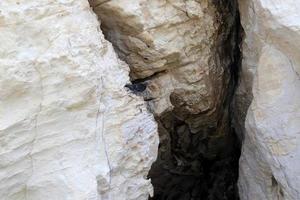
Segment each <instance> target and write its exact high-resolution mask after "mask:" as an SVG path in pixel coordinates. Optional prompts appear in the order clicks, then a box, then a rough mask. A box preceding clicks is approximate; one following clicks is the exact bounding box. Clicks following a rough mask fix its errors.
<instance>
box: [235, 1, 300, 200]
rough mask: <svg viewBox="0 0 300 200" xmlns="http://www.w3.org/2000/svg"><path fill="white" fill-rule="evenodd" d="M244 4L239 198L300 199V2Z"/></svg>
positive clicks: (239, 94) (238, 105)
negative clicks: (241, 143) (242, 132)
mask: <svg viewBox="0 0 300 200" xmlns="http://www.w3.org/2000/svg"><path fill="white" fill-rule="evenodd" d="M239 4H240V13H241V21H242V25H243V28H244V30H245V37H244V42H243V64H242V71H241V77H240V79H241V84H240V86H239V88H238V91H237V96H236V101H235V102H236V104H235V105H236V108H237V110H236V113H235V114H236V118H237V120H236V121H237V122H238V123H237V124H240V127H241V129H240V130H241V131H244V136H243V137H244V142H243V149H242V156H241V159H240V173H239V191H240V198H241V199H242V200H252V199H260V200H264V199H266V200H281V199H286V200H288V199H291V200H292V199H293V200H294V199H300V167H299V166H300V159H299V156H300V132H299V130H300V78H299V73H300V54H299V52H300V20H299V19H300V14H299V13H300V12H299V11H300V4H299V3H298V2H297V1H294V0H276V1H274V0H240V1H239ZM249 104H251V105H250V107H249V109H248V106H249ZM247 109H248V112H247ZM241 116H243V117H241ZM243 118H246V119H245V128H243V123H244V120H243Z"/></svg>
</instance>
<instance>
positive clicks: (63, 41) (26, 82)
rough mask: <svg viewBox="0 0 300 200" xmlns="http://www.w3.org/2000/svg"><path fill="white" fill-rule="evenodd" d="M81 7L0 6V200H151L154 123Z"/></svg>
mask: <svg viewBox="0 0 300 200" xmlns="http://www.w3.org/2000/svg"><path fill="white" fill-rule="evenodd" d="M128 73H129V69H128V67H127V65H126V64H124V63H123V62H121V61H120V60H118V58H117V56H116V54H115V53H114V51H113V48H112V45H111V44H110V43H109V42H107V41H106V40H105V39H104V37H103V35H102V33H101V31H100V25H99V22H98V21H97V17H96V15H95V14H94V13H93V12H92V11H91V9H90V5H89V3H88V1H85V0H61V1H56V0H47V1H36V0H20V1H9V0H1V1H0V94H1V95H0V198H1V200H41V199H45V200H67V199H72V200H83V199H89V200H100V199H101V200H104V199H110V200H112V199H113V200H118V199H120V200H124V199H136V200H141V199H148V195H149V193H152V186H151V183H150V180H147V178H146V176H147V174H148V171H149V169H150V166H151V164H152V162H153V161H154V160H155V159H156V156H157V146H158V136H157V125H156V123H155V121H154V118H153V116H152V115H151V114H149V112H148V111H147V110H146V106H145V104H144V102H143V100H142V99H141V98H140V97H137V96H136V95H134V94H132V93H131V92H130V91H128V89H125V88H124V86H125V85H126V84H128V83H129V76H128Z"/></svg>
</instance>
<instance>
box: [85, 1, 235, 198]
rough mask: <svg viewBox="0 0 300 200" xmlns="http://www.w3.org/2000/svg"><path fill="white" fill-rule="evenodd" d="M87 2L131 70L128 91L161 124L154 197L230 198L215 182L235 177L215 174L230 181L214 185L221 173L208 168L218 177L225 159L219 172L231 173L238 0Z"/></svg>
mask: <svg viewBox="0 0 300 200" xmlns="http://www.w3.org/2000/svg"><path fill="white" fill-rule="evenodd" d="M90 3H91V5H92V7H93V8H94V12H95V13H96V14H97V15H98V17H99V20H100V21H101V28H102V29H103V31H104V34H105V36H106V38H107V39H108V40H109V41H111V42H112V43H113V45H114V47H115V49H116V51H117V53H118V55H119V57H120V58H121V59H122V60H124V61H125V62H127V63H128V64H129V67H130V77H131V79H132V81H133V85H128V86H127V87H128V88H130V89H131V90H133V91H134V92H135V93H136V94H138V95H141V96H143V97H144V99H145V101H147V103H148V108H149V109H150V111H151V112H152V113H154V115H155V117H156V120H157V122H158V125H159V134H160V148H159V157H158V160H157V162H156V163H155V164H154V165H153V166H152V169H151V171H150V174H149V176H150V177H151V179H152V182H153V184H154V187H155V191H156V194H157V196H156V198H161V199H165V198H169V199H176V198H177V199H189V198H208V195H209V194H210V195H212V196H211V197H210V198H214V197H213V196H214V193H215V191H217V190H220V191H217V192H216V193H218V192H219V193H226V192H227V191H228V190H231V191H230V192H229V193H231V192H232V194H234V181H232V182H233V183H228V182H227V183H224V182H226V181H225V180H224V181H220V179H229V180H230V181H231V180H234V179H236V177H234V175H232V174H234V172H233V173H232V174H231V172H229V174H226V173H225V174H226V175H224V174H223V175H221V174H219V175H220V176H221V177H223V176H224V177H225V176H233V178H232V177H231V178H224V177H223V178H220V179H219V180H217V178H212V176H215V177H217V175H216V174H218V173H219V172H220V173H221V171H222V170H219V172H216V174H214V172H211V171H210V170H211V169H214V170H215V171H218V170H217V169H216V168H218V167H213V165H214V163H215V161H216V160H219V161H220V160H222V159H223V158H228V160H227V161H224V162H223V167H224V168H223V169H224V171H226V170H227V168H229V171H230V170H233V169H234V167H232V166H231V165H232V163H231V162H234V161H232V160H235V161H236V157H235V156H234V157H235V158H232V157H231V156H232V153H233V152H234V151H235V150H236V149H235V143H236V141H235V139H234V135H233V133H232V131H231V127H230V119H229V102H230V99H231V95H232V93H233V88H234V87H233V86H234V84H235V79H234V78H235V76H234V73H235V71H236V69H235V68H237V56H236V51H237V42H236V38H237V32H238V30H237V29H238V28H237V26H236V25H237V24H238V23H236V20H238V16H237V5H236V2H235V1H226V0H223V1H213V0H204V1H196V0H188V1H183V0H172V1H161V0H152V1H148V0H136V1H131V0H111V1H101V0H90ZM237 154H238V153H237ZM226 162H227V164H225V163H226ZM220 163H221V161H220ZM220 163H219V165H222V164H220ZM229 163H230V164H229ZM206 164H207V166H206ZM225 166H226V167H225ZM214 170H212V171H214ZM208 174H210V175H208ZM207 179H211V180H207ZM230 181H229V182H230ZM208 182H209V183H208ZM184 183H187V184H186V185H184ZM219 184H224V185H225V186H224V187H223V188H222V186H220V185H219ZM228 185H231V189H228V188H227V187H229V186H228ZM219 186H220V187H219ZM209 188H214V189H212V190H211V191H209V190H210V189H209ZM220 188H222V189H220ZM208 191H209V192H208ZM216 195H217V194H216ZM192 196H193V197H192Z"/></svg>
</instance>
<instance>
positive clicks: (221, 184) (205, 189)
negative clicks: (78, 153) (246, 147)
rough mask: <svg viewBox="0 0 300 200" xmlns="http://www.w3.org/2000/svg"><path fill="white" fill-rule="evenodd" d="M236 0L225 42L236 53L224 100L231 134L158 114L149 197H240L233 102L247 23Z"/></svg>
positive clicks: (200, 199) (196, 199)
mask: <svg viewBox="0 0 300 200" xmlns="http://www.w3.org/2000/svg"><path fill="white" fill-rule="evenodd" d="M228 2H229V1H219V2H217V3H216V4H218V5H219V9H222V8H223V7H224V3H228ZM232 2H233V3H232ZM232 2H231V3H232V4H231V5H233V6H232V9H235V10H236V11H235V14H236V15H235V22H234V24H235V25H234V27H233V29H232V31H231V33H230V35H231V36H230V37H228V40H227V41H226V42H225V43H224V44H223V51H225V52H233V53H232V55H230V56H231V57H232V63H231V64H230V66H229V67H230V74H231V75H230V77H231V78H230V83H229V87H228V90H229V92H228V95H227V97H226V100H225V101H224V112H225V114H224V115H225V116H226V117H227V118H228V120H229V122H228V124H229V127H227V128H228V129H227V133H226V135H225V136H223V137H220V138H214V137H215V136H214V135H213V134H212V133H214V131H215V130H213V129H214V127H204V128H203V129H202V130H201V131H200V132H198V133H196V134H195V133H192V131H190V130H189V127H188V125H187V124H185V123H184V122H183V121H181V120H180V119H178V118H177V117H176V114H174V113H172V112H168V113H166V114H165V115H164V117H165V118H169V119H167V120H164V117H160V118H159V119H157V121H158V125H159V133H160V145H159V155H158V159H157V161H156V162H155V163H154V164H153V165H152V168H151V170H150V172H149V178H151V181H152V184H153V186H154V197H152V198H151V197H149V200H238V199H239V194H238V187H237V181H238V173H239V157H240V154H241V142H240V141H239V138H238V137H237V135H236V132H235V129H234V125H233V123H232V117H233V116H232V113H233V112H232V110H233V109H234V108H233V107H232V101H233V98H234V92H235V89H236V87H237V85H238V82H239V71H240V66H241V60H242V53H241V51H242V49H241V45H240V44H241V42H242V37H243V28H242V26H241V23H240V15H239V10H238V3H237V2H236V1H232ZM229 4H230V3H229ZM232 44H234V45H232ZM226 117H225V118H226ZM170 118H171V120H170ZM220 118H222V117H220ZM221 120H222V119H221ZM169 121H172V123H169ZM165 122H167V123H169V124H164V123H165ZM180 129H181V130H180ZM182 129H185V131H182ZM166 135H167V136H166Z"/></svg>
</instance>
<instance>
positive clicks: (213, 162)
mask: <svg viewBox="0 0 300 200" xmlns="http://www.w3.org/2000/svg"><path fill="white" fill-rule="evenodd" d="M232 131H234V130H232ZM231 134H233V135H234V134H235V133H234V132H232V133H231ZM232 144H233V145H234V146H231V147H228V148H229V149H231V153H230V154H229V155H228V156H226V157H222V158H221V157H216V158H214V159H208V158H204V157H201V156H199V158H198V161H199V163H201V164H199V163H197V164H198V166H187V168H186V171H187V172H188V173H190V171H191V167H194V169H193V170H194V173H190V174H188V173H187V174H184V170H180V173H177V172H176V171H168V170H167V169H165V170H164V172H163V173H161V171H160V173H159V174H155V172H154V174H152V173H151V172H150V175H152V176H154V179H152V184H153V186H154V191H155V195H154V197H153V198H149V199H150V200H239V195H238V188H237V180H238V162H239V157H240V145H239V142H238V141H237V138H236V137H233V141H232ZM152 170H153V171H155V169H152ZM182 172H183V173H182ZM155 176H159V178H157V177H156V178H155Z"/></svg>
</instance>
